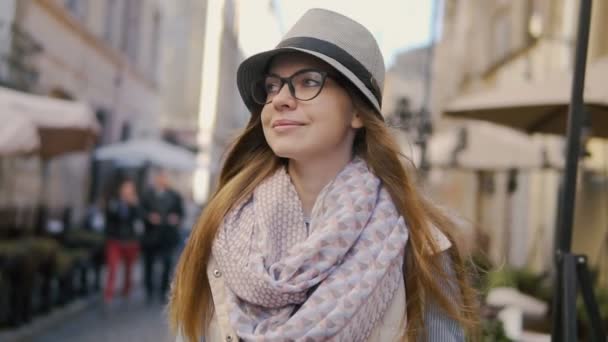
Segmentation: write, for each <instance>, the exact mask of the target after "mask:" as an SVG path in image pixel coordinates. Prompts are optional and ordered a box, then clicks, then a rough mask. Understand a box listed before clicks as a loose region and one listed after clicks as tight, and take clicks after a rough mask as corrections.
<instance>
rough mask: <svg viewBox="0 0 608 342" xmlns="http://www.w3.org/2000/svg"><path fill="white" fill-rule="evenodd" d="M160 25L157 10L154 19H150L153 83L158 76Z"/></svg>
mask: <svg viewBox="0 0 608 342" xmlns="http://www.w3.org/2000/svg"><path fill="white" fill-rule="evenodd" d="M160 25H161V18H160V13H159V12H158V10H156V11H154V17H153V18H152V42H151V44H150V66H149V68H150V78H151V79H152V80H153V81H156V80H157V79H156V78H157V75H158V72H157V70H158V55H159V52H160V51H158V49H159V46H160V40H161V34H160Z"/></svg>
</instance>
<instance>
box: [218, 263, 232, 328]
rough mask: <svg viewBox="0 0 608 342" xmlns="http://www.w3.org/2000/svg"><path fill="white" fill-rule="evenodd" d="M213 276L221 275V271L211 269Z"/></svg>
mask: <svg viewBox="0 0 608 342" xmlns="http://www.w3.org/2000/svg"><path fill="white" fill-rule="evenodd" d="M213 276H214V277H216V278H219V277H221V276H222V271H220V270H218V269H217V268H216V269H215V270H213ZM228 337H230V336H228ZM228 337H226V339H227V338H228ZM230 338H232V337H230Z"/></svg>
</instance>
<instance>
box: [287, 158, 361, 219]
mask: <svg viewBox="0 0 608 342" xmlns="http://www.w3.org/2000/svg"><path fill="white" fill-rule="evenodd" d="M349 162H350V158H342V159H340V158H332V159H329V160H327V159H323V160H318V161H296V160H294V159H290V160H289V164H288V166H287V172H288V173H289V175H290V177H291V181H292V182H293V185H294V187H295V188H296V192H297V193H298V196H299V197H300V201H301V202H302V210H303V212H304V216H306V217H309V216H310V213H311V211H312V208H313V206H314V205H315V201H316V200H317V196H318V195H319V193H320V192H321V190H323V188H324V187H325V186H326V185H327V184H328V183H329V182H331V181H332V180H333V179H334V178H335V177H336V176H337V175H338V173H340V171H342V169H344V167H345V166H346V165H347V164H348V163H349Z"/></svg>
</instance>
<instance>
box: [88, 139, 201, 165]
mask: <svg viewBox="0 0 608 342" xmlns="http://www.w3.org/2000/svg"><path fill="white" fill-rule="evenodd" d="M95 158H96V159H98V160H114V161H115V162H117V163H119V164H121V165H126V166H133V167H137V166H142V165H144V164H146V163H149V164H152V165H155V166H159V167H162V168H166V169H171V170H181V171H191V170H194V169H195V168H196V166H197V163H196V155H195V154H194V153H192V152H190V151H189V150H187V149H185V148H183V147H179V146H175V145H172V144H169V143H166V142H164V141H162V140H158V139H151V138H146V139H134V140H129V141H126V142H121V143H116V144H112V145H107V146H104V147H101V148H99V149H97V150H96V151H95Z"/></svg>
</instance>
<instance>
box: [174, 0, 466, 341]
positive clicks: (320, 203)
mask: <svg viewBox="0 0 608 342" xmlns="http://www.w3.org/2000/svg"><path fill="white" fill-rule="evenodd" d="M384 72H385V68H384V63H383V57H382V54H381V52H380V50H379V48H378V45H377V43H376V41H375V39H374V38H373V36H372V35H371V33H370V32H369V31H368V30H367V29H366V28H364V27H363V26H362V25H360V24H359V23H357V22H355V21H353V20H351V19H349V18H347V17H344V16H342V15H340V14H337V13H334V12H331V11H327V10H322V9H313V10H310V11H308V12H307V13H305V14H304V16H303V17H302V18H300V19H299V20H298V22H297V23H296V24H295V25H294V26H293V27H292V28H291V29H290V31H288V33H287V34H286V36H285V37H284V38H283V40H282V41H281V42H280V43H279V45H278V46H277V47H276V48H275V49H273V50H270V51H266V52H262V53H260V54H257V55H254V56H252V57H250V58H248V59H246V60H245V61H244V62H242V63H241V65H240V66H239V69H238V72H237V84H238V88H239V91H240V94H241V97H242V98H243V100H244V102H245V104H246V106H247V107H248V108H249V110H250V112H251V118H250V121H249V123H248V125H247V126H246V128H245V129H244V132H243V133H242V134H241V135H240V136H239V137H238V138H237V140H236V142H235V143H234V145H233V146H232V148H231V150H230V151H229V153H228V154H227V156H226V160H225V163H224V166H223V169H222V172H221V175H220V179H219V185H218V188H217V190H216V191H215V193H214V194H213V195H212V197H211V199H210V201H209V202H208V204H207V206H206V208H205V210H204V212H203V213H202V216H201V218H200V219H199V221H198V226H197V227H195V228H194V229H193V231H192V234H191V236H190V239H189V240H188V243H187V245H186V247H185V249H184V252H183V254H182V256H181V258H180V261H179V264H178V267H177V270H176V275H175V279H174V284H173V292H172V296H171V302H170V308H169V309H170V320H171V324H172V327H173V329H174V332H175V333H176V334H177V336H178V337H177V338H178V340H187V341H199V340H200V338H201V337H204V338H205V341H207V342H209V341H212V342H215V341H237V340H243V341H325V340H332V341H382V342H385V341H389V342H390V341H400V340H405V339H406V338H407V339H408V340H409V341H416V340H418V339H425V338H428V340H433V341H464V339H465V333H467V332H472V331H474V330H475V326H476V321H477V319H476V310H475V300H474V291H473V290H472V288H471V287H470V285H469V283H468V280H467V274H466V271H465V267H464V264H465V261H464V258H463V257H462V256H461V254H460V251H459V248H458V246H457V241H456V238H455V237H456V228H455V225H454V224H453V223H452V220H451V219H450V218H449V217H448V216H447V215H446V214H445V213H443V212H442V211H441V210H439V209H438V208H437V207H436V206H435V205H433V204H432V203H431V202H430V201H429V200H428V199H426V198H425V197H424V196H422V194H421V193H420V192H419V190H417V188H416V186H415V179H414V178H415V174H414V173H413V171H412V170H411V169H410V168H409V166H408V164H407V162H406V161H405V160H401V159H400V151H399V146H398V145H397V143H396V141H395V139H394V138H393V137H392V136H391V134H390V132H389V130H388V128H387V126H386V124H385V122H384V120H383V118H382V115H381V112H380V109H381V103H382V89H383V88H382V87H383V81H384ZM406 293H407V296H406ZM406 298H407V299H406ZM406 302H407V305H406ZM406 317H407V320H406ZM469 335H470V333H469Z"/></svg>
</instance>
